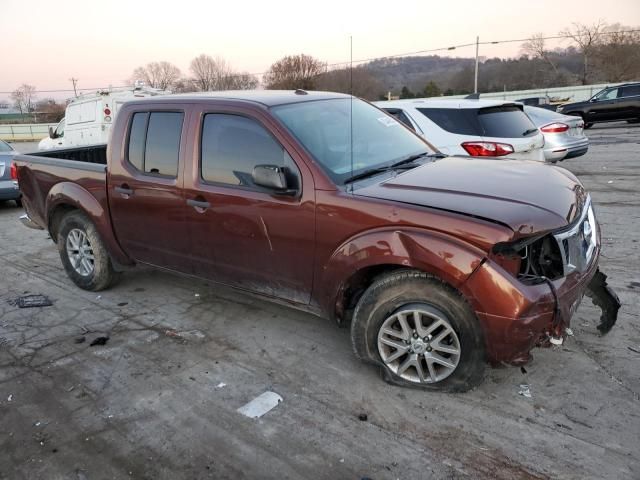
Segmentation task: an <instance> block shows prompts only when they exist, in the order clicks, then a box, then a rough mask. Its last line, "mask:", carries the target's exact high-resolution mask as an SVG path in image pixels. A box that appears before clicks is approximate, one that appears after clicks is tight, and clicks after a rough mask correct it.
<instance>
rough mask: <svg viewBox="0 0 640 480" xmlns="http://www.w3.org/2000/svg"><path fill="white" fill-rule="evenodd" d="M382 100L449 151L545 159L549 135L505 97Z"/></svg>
mask: <svg viewBox="0 0 640 480" xmlns="http://www.w3.org/2000/svg"><path fill="white" fill-rule="evenodd" d="M376 105H377V106H378V107H380V108H382V109H384V110H385V111H387V112H388V113H390V114H391V115H393V116H394V117H396V119H397V120H399V121H401V122H402V123H404V124H405V125H406V126H408V127H409V128H410V129H412V130H413V131H415V132H416V133H417V134H418V135H420V136H422V137H424V138H426V139H427V140H428V141H429V142H430V143H431V144H432V145H434V146H435V147H436V148H438V150H440V151H441V152H443V153H445V154H447V155H469V156H472V157H508V158H514V159H520V160H538V161H544V153H543V151H542V147H543V146H544V137H543V136H542V134H541V133H540V132H539V131H538V129H537V128H536V127H535V125H533V123H531V120H529V118H528V117H527V116H526V115H525V114H524V112H523V110H522V105H521V104H518V103H513V102H505V101H502V100H481V99H474V100H468V99H461V100H458V99H410V100H392V101H385V102H376Z"/></svg>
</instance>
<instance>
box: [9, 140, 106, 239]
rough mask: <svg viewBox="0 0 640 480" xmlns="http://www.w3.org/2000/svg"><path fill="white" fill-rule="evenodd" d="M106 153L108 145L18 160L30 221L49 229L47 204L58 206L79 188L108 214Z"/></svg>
mask: <svg viewBox="0 0 640 480" xmlns="http://www.w3.org/2000/svg"><path fill="white" fill-rule="evenodd" d="M106 150H107V147H106V145H95V146H90V147H79V148H66V149H60V150H50V151H44V152H36V153H31V154H28V155H17V156H16V157H14V162H15V163H16V165H17V167H18V170H19V178H20V190H21V191H22V198H23V205H24V208H25V210H26V212H27V214H28V215H29V218H30V219H31V220H32V221H33V222H34V223H35V224H37V225H39V226H40V227H43V228H45V229H46V228H47V226H48V218H47V211H48V210H49V208H48V205H47V202H49V204H51V203H55V202H56V199H57V197H59V196H61V195H64V192H65V191H67V190H69V189H78V188H80V189H83V190H85V191H86V192H87V194H88V195H91V196H93V197H94V198H95V199H96V200H97V201H98V203H99V204H100V205H101V207H102V209H103V211H105V212H107V211H108V205H107V188H106V187H107V185H106V181H107V173H106V170H107V166H106Z"/></svg>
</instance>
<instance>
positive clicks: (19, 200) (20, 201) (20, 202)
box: [14, 198, 22, 207]
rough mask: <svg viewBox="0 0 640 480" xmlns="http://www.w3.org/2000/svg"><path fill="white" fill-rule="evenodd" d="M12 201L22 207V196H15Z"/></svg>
mask: <svg viewBox="0 0 640 480" xmlns="http://www.w3.org/2000/svg"><path fill="white" fill-rule="evenodd" d="M14 202H16V205H17V206H18V207H22V198H16V199H15V200H14Z"/></svg>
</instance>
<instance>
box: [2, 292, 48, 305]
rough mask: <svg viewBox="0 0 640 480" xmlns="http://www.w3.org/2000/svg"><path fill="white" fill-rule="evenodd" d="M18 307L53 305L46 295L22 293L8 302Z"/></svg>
mask: <svg viewBox="0 0 640 480" xmlns="http://www.w3.org/2000/svg"><path fill="white" fill-rule="evenodd" d="M9 303H11V304H13V305H15V306H17V307H18V308H34V307H50V306H51V305H53V303H51V300H49V297H47V296H46V295H40V294H33V295H23V296H21V297H18V298H16V299H15V300H13V301H11V302H9Z"/></svg>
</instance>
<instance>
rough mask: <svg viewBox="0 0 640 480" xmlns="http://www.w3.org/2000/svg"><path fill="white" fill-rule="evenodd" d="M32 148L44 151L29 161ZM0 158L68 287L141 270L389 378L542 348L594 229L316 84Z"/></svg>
mask: <svg viewBox="0 0 640 480" xmlns="http://www.w3.org/2000/svg"><path fill="white" fill-rule="evenodd" d="M43 155H48V156H43ZM43 155H39V156H29V155H25V156H18V157H16V159H15V163H16V165H17V177H18V180H19V185H20V188H21V189H22V193H23V204H24V207H25V210H26V214H25V215H24V216H23V218H22V221H23V223H24V224H25V225H27V226H31V227H34V228H40V229H45V230H47V231H48V232H49V234H50V235H51V238H52V239H53V241H54V242H55V243H56V244H57V248H58V250H59V252H60V258H61V260H62V264H63V266H64V268H65V270H66V272H67V274H68V276H69V277H70V278H71V280H72V281H73V282H74V283H75V284H76V285H77V286H79V287H80V288H84V289H87V290H94V291H95V290H100V289H104V288H107V287H109V286H110V285H111V284H112V283H113V282H114V281H115V280H116V279H117V278H118V276H119V275H120V274H121V272H122V271H123V270H126V269H127V268H129V267H131V266H134V265H136V264H147V265H153V266H157V267H162V268H164V269H169V270H173V271H175V272H180V273H184V274H189V275H194V276H198V277H202V278H206V279H210V280H212V281H214V282H218V283H220V284H226V285H229V286H232V287H235V288H238V289H242V290H245V291H247V292H252V293H254V294H260V295H263V296H266V297H269V298H271V299H274V300H276V301H280V302H285V303H287V304H289V305H291V306H294V307H297V308H301V309H305V310H307V311H311V312H313V313H316V314H318V315H321V316H323V317H327V318H330V319H334V320H336V321H337V322H338V323H339V324H342V325H345V326H347V325H348V326H349V327H350V329H351V338H352V342H353V348H354V351H355V354H356V356H357V357H358V358H360V359H362V360H365V361H367V362H371V363H373V364H377V365H379V366H381V367H382V368H381V371H382V372H383V376H384V378H385V379H386V380H387V381H389V382H391V383H394V384H399V385H413V386H420V387H423V388H431V389H441V390H447V391H461V390H466V389H469V388H471V387H473V386H474V385H477V384H478V383H479V382H480V381H481V380H482V378H483V372H484V368H485V364H486V363H487V361H488V362H489V363H494V364H495V363H503V362H507V363H511V364H516V365H518V364H523V363H525V362H527V361H528V360H529V358H530V350H531V349H532V348H533V347H534V346H537V345H545V344H549V342H561V341H562V339H563V338H564V335H565V332H566V328H567V327H568V326H569V322H570V318H571V316H572V314H573V313H574V312H575V310H576V308H577V306H578V304H579V303H580V300H581V299H582V297H583V294H584V293H585V292H587V293H589V294H591V295H594V298H595V301H596V303H598V304H599V305H601V306H603V311H604V314H603V323H602V324H601V325H600V328H601V330H603V331H606V330H608V329H609V328H611V326H612V325H613V323H614V322H615V318H616V314H617V308H618V307H619V302H617V301H616V298H615V296H613V295H612V294H611V292H610V290H609V289H608V287H607V285H606V282H605V278H606V277H605V276H604V275H603V274H601V273H599V271H598V257H599V254H600V230H599V227H598V224H597V222H596V217H595V211H594V207H593V205H592V202H591V199H590V197H589V195H588V193H587V192H586V191H585V190H584V188H583V187H582V185H581V184H580V182H579V181H578V180H577V179H576V177H574V176H573V175H572V174H571V173H569V172H568V171H566V170H564V169H561V168H558V167H554V166H550V165H545V164H542V163H538V162H530V161H518V160H505V159H489V158H486V159H485V158H458V157H445V156H444V155H442V154H440V153H439V152H437V151H435V150H434V149H433V148H432V147H431V146H430V145H429V144H428V143H427V142H426V141H425V140H423V139H421V138H420V137H418V136H416V135H415V134H413V133H412V132H411V131H410V130H409V129H408V128H406V127H405V126H404V125H402V124H400V123H398V122H397V121H396V120H395V119H394V118H392V117H390V116H389V115H387V114H386V113H384V112H383V111H381V110H379V109H378V108H376V107H375V106H373V105H371V104H369V103H367V102H364V101H362V100H359V99H357V98H353V97H350V96H347V95H342V94H333V93H327V92H305V91H301V90H297V91H295V92H278V91H262V92H258V91H256V92H225V93H212V94H208V95H184V96H183V95H176V96H165V97H161V98H149V99H141V100H136V101H132V102H128V103H126V104H124V105H123V106H122V108H121V110H120V112H119V115H118V118H117V120H116V122H115V124H114V127H113V130H112V134H111V138H110V143H109V144H108V146H101V147H91V148H89V149H87V148H84V149H83V148H78V149H70V150H61V151H58V152H56V153H55V157H56V158H53V157H52V156H51V155H50V154H43Z"/></svg>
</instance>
